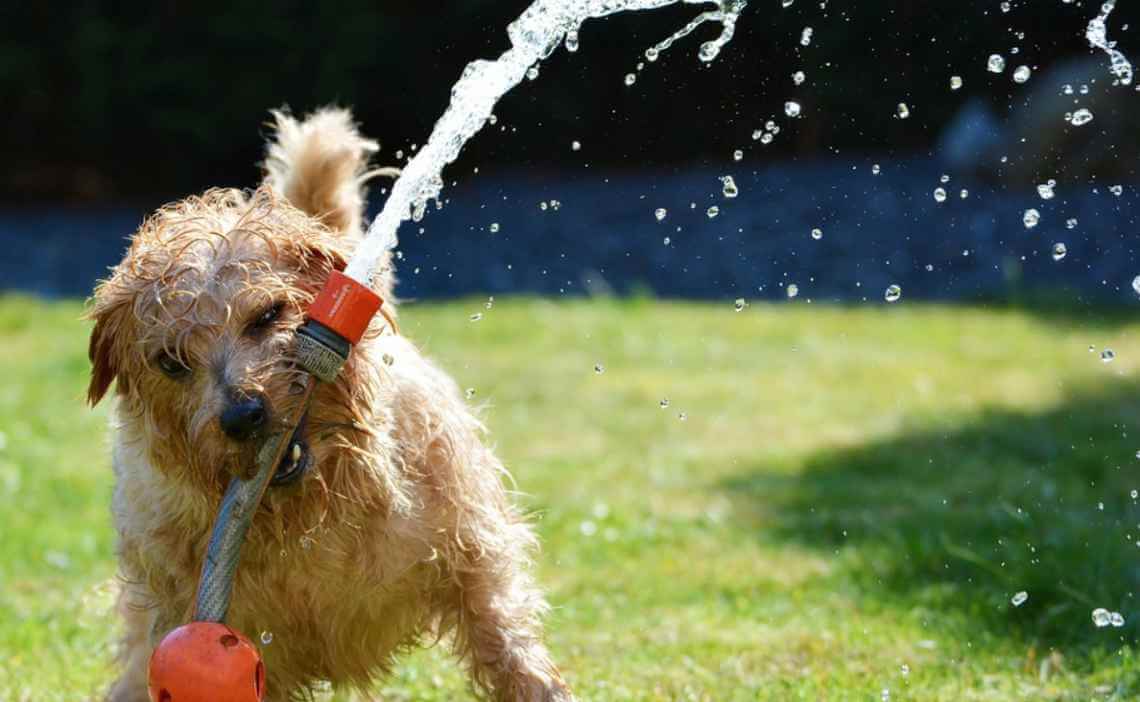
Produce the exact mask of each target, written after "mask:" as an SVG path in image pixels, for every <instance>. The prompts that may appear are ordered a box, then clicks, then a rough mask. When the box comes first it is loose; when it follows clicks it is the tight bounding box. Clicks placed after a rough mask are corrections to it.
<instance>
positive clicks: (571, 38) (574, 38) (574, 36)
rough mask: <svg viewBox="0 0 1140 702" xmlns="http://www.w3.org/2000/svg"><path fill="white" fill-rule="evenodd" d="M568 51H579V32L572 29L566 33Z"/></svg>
mask: <svg viewBox="0 0 1140 702" xmlns="http://www.w3.org/2000/svg"><path fill="white" fill-rule="evenodd" d="M566 50H567V51H570V52H574V51H577V50H578V30H577V29H571V30H570V31H569V32H566Z"/></svg>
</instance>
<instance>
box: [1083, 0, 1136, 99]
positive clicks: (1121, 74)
mask: <svg viewBox="0 0 1140 702" xmlns="http://www.w3.org/2000/svg"><path fill="white" fill-rule="evenodd" d="M1114 9H1116V0H1107V2H1105V3H1104V4H1103V5H1101V6H1100V14H1099V15H1097V16H1096V17H1094V18H1092V19H1091V20H1089V26H1088V28H1087V29H1086V30H1085V38H1086V39H1088V40H1089V45H1090V46H1092V47H1093V48H1094V49H1100V50H1102V51H1104V52H1105V53H1106V54H1108V60H1109V70H1110V71H1112V74H1113V75H1114V76H1116V79H1117V80H1118V81H1120V84H1121V85H1131V84H1132V64H1131V63H1129V62H1128V59H1127V58H1126V57H1125V56H1124V54H1123V53H1121V52H1120V51H1119V50H1118V49H1117V48H1116V42H1115V41H1109V40H1108V16H1109V15H1111V14H1112V11H1113V10H1114Z"/></svg>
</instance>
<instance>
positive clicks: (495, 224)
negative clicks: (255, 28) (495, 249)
mask: <svg viewBox="0 0 1140 702" xmlns="http://www.w3.org/2000/svg"><path fill="white" fill-rule="evenodd" d="M487 229H488V230H490V232H491V233H492V234H498V233H499V223H498V222H491V225H490V226H489V227H487Z"/></svg>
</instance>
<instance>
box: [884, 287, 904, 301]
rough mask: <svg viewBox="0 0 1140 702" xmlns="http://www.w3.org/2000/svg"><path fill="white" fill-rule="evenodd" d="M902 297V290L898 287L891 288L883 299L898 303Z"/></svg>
mask: <svg viewBox="0 0 1140 702" xmlns="http://www.w3.org/2000/svg"><path fill="white" fill-rule="evenodd" d="M900 297H902V288H900V287H899V286H897V285H891V286H889V287H888V288H887V291H886V292H885V293H883V299H885V300H886V301H887V302H898V301H899V298H900Z"/></svg>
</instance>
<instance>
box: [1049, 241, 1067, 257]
mask: <svg viewBox="0 0 1140 702" xmlns="http://www.w3.org/2000/svg"><path fill="white" fill-rule="evenodd" d="M1068 254H1069V249H1068V247H1066V246H1065V244H1064V242H1060V241H1058V242H1057V243H1056V244H1053V260H1054V261H1060V260H1061V259H1062V258H1064V257H1065V256H1067V255H1068Z"/></svg>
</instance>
